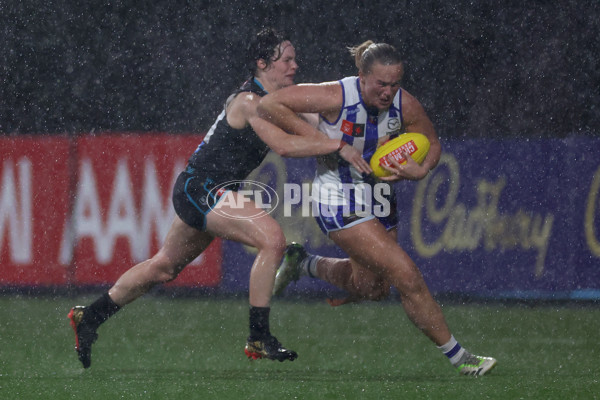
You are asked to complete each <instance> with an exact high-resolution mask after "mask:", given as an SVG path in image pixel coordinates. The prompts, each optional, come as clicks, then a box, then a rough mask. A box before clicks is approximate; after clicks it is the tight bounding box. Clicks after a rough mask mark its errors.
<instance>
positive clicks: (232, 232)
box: [206, 192, 285, 251]
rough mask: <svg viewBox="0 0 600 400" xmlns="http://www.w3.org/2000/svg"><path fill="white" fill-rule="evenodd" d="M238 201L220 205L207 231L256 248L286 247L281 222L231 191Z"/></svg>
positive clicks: (207, 219) (209, 217) (212, 211)
mask: <svg viewBox="0 0 600 400" xmlns="http://www.w3.org/2000/svg"><path fill="white" fill-rule="evenodd" d="M231 195H232V196H233V199H234V201H231V202H229V203H228V204H221V205H219V204H217V207H215V208H214V209H213V210H211V211H210V212H209V213H208V214H207V215H206V230H207V231H208V232H209V233H211V234H212V235H214V236H218V237H221V238H224V239H227V240H233V241H236V242H239V243H243V244H245V245H248V246H252V247H256V248H259V249H260V248H264V247H269V246H274V247H281V249H282V251H283V248H285V237H284V235H283V231H282V229H281V227H280V226H279V224H278V223H277V221H275V220H274V219H273V218H272V217H271V216H270V215H269V214H267V213H266V212H265V211H264V210H262V209H261V208H259V207H258V206H256V204H255V203H254V202H252V201H249V200H247V199H246V200H244V201H241V200H243V199H239V197H240V196H241V195H240V194H238V193H237V192H231Z"/></svg>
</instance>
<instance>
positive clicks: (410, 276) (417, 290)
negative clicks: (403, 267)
mask: <svg viewBox="0 0 600 400" xmlns="http://www.w3.org/2000/svg"><path fill="white" fill-rule="evenodd" d="M396 281H398V280H396ZM399 282H400V283H399V284H397V285H396V288H397V289H398V290H399V291H400V292H401V293H402V294H403V295H407V296H410V295H412V294H415V295H418V294H421V293H422V292H423V291H426V290H427V285H426V284H425V281H424V280H423V277H422V276H421V274H420V273H419V272H418V270H417V271H414V272H413V271H411V272H410V273H407V274H403V275H402V278H401V279H400V280H399Z"/></svg>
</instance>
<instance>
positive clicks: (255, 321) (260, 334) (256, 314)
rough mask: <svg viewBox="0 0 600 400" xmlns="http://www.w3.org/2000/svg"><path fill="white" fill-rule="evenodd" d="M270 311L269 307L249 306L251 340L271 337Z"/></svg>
mask: <svg viewBox="0 0 600 400" xmlns="http://www.w3.org/2000/svg"><path fill="white" fill-rule="evenodd" d="M270 311H271V308H270V307H254V306H250V337H251V338H252V339H255V340H257V339H262V338H264V337H265V336H270V335H271V331H270V330H269V312H270Z"/></svg>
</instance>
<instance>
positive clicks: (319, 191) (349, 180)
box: [312, 76, 402, 208]
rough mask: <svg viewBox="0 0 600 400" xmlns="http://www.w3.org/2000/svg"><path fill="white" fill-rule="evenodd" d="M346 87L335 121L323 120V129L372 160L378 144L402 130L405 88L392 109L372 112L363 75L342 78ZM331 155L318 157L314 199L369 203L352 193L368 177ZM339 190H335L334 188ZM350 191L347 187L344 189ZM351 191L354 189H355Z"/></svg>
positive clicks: (320, 127)
mask: <svg viewBox="0 0 600 400" xmlns="http://www.w3.org/2000/svg"><path fill="white" fill-rule="evenodd" d="M339 82H340V83H341V85H342V89H343V98H344V101H343V105H342V109H341V111H340V114H339V115H338V118H337V119H336V120H335V121H331V122H330V121H327V120H326V119H325V118H323V117H320V119H319V126H318V128H319V130H320V131H321V132H323V133H325V134H327V136H328V137H330V138H332V139H341V140H344V141H345V142H347V143H348V144H350V145H352V146H353V147H354V148H356V149H357V150H359V151H361V152H362V156H363V158H364V159H365V160H366V161H367V162H368V161H369V160H370V159H371V156H372V155H373V153H374V152H375V150H376V149H377V144H378V143H379V142H383V141H385V140H387V139H388V138H389V137H390V136H392V137H394V136H396V135H398V134H400V133H401V131H402V106H401V104H402V89H400V90H398V92H397V93H396V96H395V97H394V100H393V102H392V105H391V106H390V108H389V109H388V110H385V111H379V112H377V111H375V113H373V112H372V111H371V113H369V110H367V107H366V106H365V103H364V102H363V100H362V96H361V94H360V86H359V78H358V77H356V76H352V77H347V78H344V79H342V80H340V81H339ZM333 164H334V165H335V164H337V165H336V166H335V168H333V169H332V168H331V167H332V159H331V157H329V158H328V157H325V158H318V159H317V175H316V177H315V179H314V181H313V191H312V196H313V200H314V201H316V202H317V203H321V204H327V205H334V206H344V205H345V206H348V205H349V206H350V207H351V208H354V202H360V203H361V204H362V205H365V204H367V203H365V202H366V201H368V200H367V199H366V198H362V199H361V197H363V196H360V195H359V196H355V195H354V193H351V196H349V195H348V194H349V191H348V190H347V188H348V187H355V186H356V185H360V184H362V183H364V182H365V179H364V177H363V176H362V175H361V174H360V173H359V172H358V171H356V169H355V168H354V167H352V165H350V164H348V163H347V162H345V161H344V160H338V162H337V163H333ZM336 187H337V188H338V189H339V190H332V189H334V188H336ZM344 187H345V188H346V190H343V188H344ZM351 192H354V191H353V190H351Z"/></svg>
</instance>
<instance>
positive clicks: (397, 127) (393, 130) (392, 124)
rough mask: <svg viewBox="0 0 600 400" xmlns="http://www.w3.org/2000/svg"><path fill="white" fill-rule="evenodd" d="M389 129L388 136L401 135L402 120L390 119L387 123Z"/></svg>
mask: <svg viewBox="0 0 600 400" xmlns="http://www.w3.org/2000/svg"><path fill="white" fill-rule="evenodd" d="M387 128H388V129H389V131H388V132H387V133H386V135H395V134H399V133H400V131H401V128H402V124H401V123H400V118H390V119H388V122H387Z"/></svg>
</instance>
